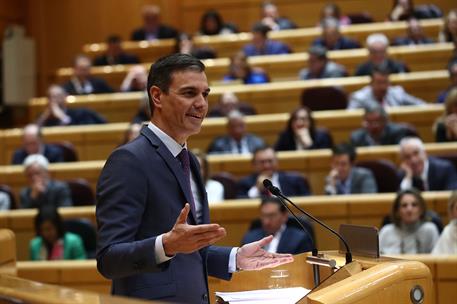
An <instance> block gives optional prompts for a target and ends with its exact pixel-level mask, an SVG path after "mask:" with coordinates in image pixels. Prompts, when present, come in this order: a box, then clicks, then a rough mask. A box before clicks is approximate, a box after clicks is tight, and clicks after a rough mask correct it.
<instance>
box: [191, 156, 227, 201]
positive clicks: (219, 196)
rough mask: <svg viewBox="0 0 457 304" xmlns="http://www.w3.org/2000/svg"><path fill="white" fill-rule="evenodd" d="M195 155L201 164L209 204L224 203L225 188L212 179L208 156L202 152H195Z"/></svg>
mask: <svg viewBox="0 0 457 304" xmlns="http://www.w3.org/2000/svg"><path fill="white" fill-rule="evenodd" d="M194 154H195V156H196V157H197V160H198V163H199V164H200V174H201V176H202V178H203V183H204V184H205V190H206V194H207V196H208V203H209V204H217V203H221V202H223V201H224V186H223V185H222V184H221V183H220V182H218V181H216V180H214V179H211V178H210V172H209V165H208V160H207V159H206V155H205V154H204V153H202V152H201V151H195V152H194Z"/></svg>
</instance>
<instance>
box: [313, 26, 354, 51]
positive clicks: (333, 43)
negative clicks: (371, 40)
mask: <svg viewBox="0 0 457 304" xmlns="http://www.w3.org/2000/svg"><path fill="white" fill-rule="evenodd" d="M321 28H322V36H321V37H317V38H316V39H315V40H314V41H313V44H312V45H313V46H320V47H325V48H326V49H327V50H330V51H333V50H348V49H358V48H360V44H359V43H358V42H357V41H355V40H352V39H349V38H347V37H344V36H343V35H341V33H340V25H339V21H338V20H337V19H335V18H325V19H324V20H323V21H322V23H321Z"/></svg>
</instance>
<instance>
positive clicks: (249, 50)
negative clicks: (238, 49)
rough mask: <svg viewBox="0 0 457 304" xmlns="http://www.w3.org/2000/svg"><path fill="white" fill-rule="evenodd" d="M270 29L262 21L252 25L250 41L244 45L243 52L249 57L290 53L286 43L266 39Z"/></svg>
mask: <svg viewBox="0 0 457 304" xmlns="http://www.w3.org/2000/svg"><path fill="white" fill-rule="evenodd" d="M270 30H271V29H270V27H268V26H267V25H264V24H262V23H257V24H256V25H254V27H253V29H252V43H249V44H247V45H245V46H244V48H243V51H244V54H245V55H246V56H248V57H249V56H260V55H279V54H288V53H290V48H289V46H288V45H287V44H285V43H283V42H281V41H275V40H270V39H268V37H267V35H268V32H269V31H270Z"/></svg>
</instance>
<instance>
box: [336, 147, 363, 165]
mask: <svg viewBox="0 0 457 304" xmlns="http://www.w3.org/2000/svg"><path fill="white" fill-rule="evenodd" d="M332 155H333V156H336V155H348V156H349V160H350V161H351V163H353V162H354V161H355V158H356V157H357V153H356V151H355V148H354V146H353V145H351V144H349V143H341V144H339V145H336V146H333V148H332Z"/></svg>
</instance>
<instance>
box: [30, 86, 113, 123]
mask: <svg viewBox="0 0 457 304" xmlns="http://www.w3.org/2000/svg"><path fill="white" fill-rule="evenodd" d="M104 123H106V119H105V118H104V117H102V116H101V115H100V114H98V113H97V112H95V111H92V110H90V109H85V108H67V93H66V92H65V90H64V89H63V88H62V87H61V86H58V85H55V84H53V85H51V86H50V87H49V89H48V105H47V107H46V110H45V111H44V112H43V113H42V114H41V115H40V117H38V119H37V124H38V125H40V126H46V127H52V126H69V125H91V124H104Z"/></svg>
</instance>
